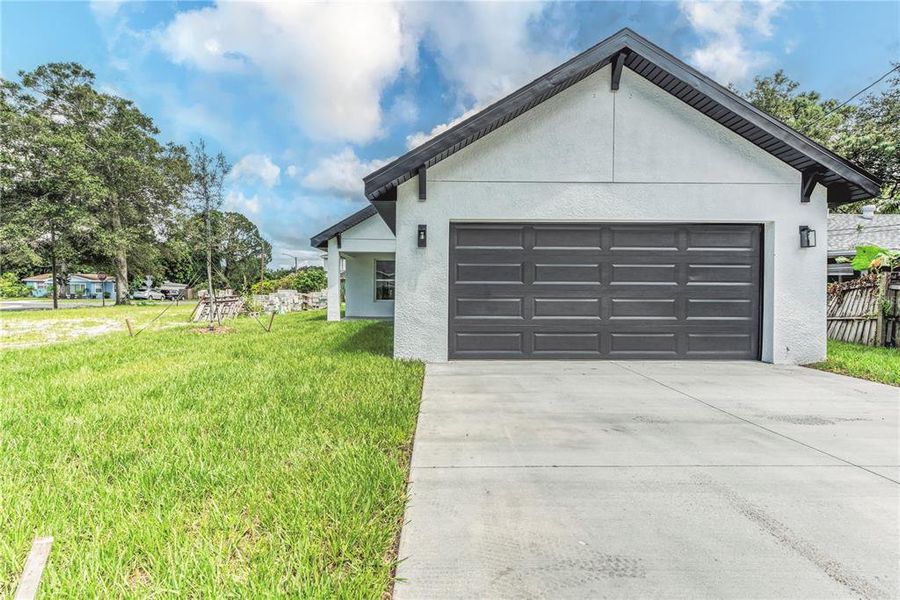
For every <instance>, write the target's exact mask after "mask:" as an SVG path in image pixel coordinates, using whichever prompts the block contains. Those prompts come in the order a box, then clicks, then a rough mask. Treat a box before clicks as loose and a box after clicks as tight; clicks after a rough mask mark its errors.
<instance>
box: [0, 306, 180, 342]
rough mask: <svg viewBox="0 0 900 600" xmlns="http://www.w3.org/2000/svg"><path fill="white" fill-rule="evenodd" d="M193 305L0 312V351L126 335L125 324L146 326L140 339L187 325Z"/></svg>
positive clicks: (134, 326)
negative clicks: (109, 334)
mask: <svg viewBox="0 0 900 600" xmlns="http://www.w3.org/2000/svg"><path fill="white" fill-rule="evenodd" d="M195 305H196V302H182V303H180V304H178V305H175V304H170V303H168V302H166V303H155V302H154V303H146V302H145V303H136V304H129V305H126V306H107V307H105V308H101V307H100V306H99V305H98V306H97V307H83V308H68V307H61V308H60V309H59V310H21V311H19V310H17V311H4V312H0V349H8V348H25V347H30V346H35V345H39V344H47V343H55V342H62V341H69V340H73V339H78V338H83V337H92V336H96V335H101V334H105V333H110V332H113V331H116V332H120V333H123V332H127V331H128V329H127V325H126V324H125V320H126V319H128V320H130V321H131V324H132V327H133V329H134V331H135V332H137V331H138V330H139V329H141V328H143V327H144V326H149V327H148V329H147V330H145V331H144V332H143V333H141V334H140V335H141V336H143V335H146V333H147V332H149V331H152V330H156V329H160V328H167V327H181V326H187V325H189V324H190V323H189V321H188V318H189V316H190V314H191V311H193V310H194V306H195Z"/></svg>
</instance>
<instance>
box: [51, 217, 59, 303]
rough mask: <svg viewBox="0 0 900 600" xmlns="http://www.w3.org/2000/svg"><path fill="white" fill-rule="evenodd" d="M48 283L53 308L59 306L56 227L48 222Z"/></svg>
mask: <svg viewBox="0 0 900 600" xmlns="http://www.w3.org/2000/svg"><path fill="white" fill-rule="evenodd" d="M50 283H51V284H52V285H53V310H56V309H57V308H59V289H58V288H59V281H58V279H57V276H56V227H55V226H54V225H53V223H52V222H51V224H50Z"/></svg>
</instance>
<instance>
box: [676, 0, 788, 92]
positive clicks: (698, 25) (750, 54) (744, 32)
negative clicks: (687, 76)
mask: <svg viewBox="0 0 900 600" xmlns="http://www.w3.org/2000/svg"><path fill="white" fill-rule="evenodd" d="M782 7H783V2H782V0H763V1H761V2H694V1H689V0H682V2H681V11H682V13H684V15H685V17H687V20H688V22H689V23H690V24H691V26H692V27H693V28H694V29H695V30H696V31H697V33H698V34H700V36H701V37H702V38H703V39H704V45H703V46H701V47H700V48H696V49H694V50H693V51H692V52H691V53H690V61H691V62H692V63H693V64H694V65H695V66H696V67H697V68H698V69H700V70H701V71H704V72H706V73H709V74H710V75H712V77H713V78H714V79H716V80H718V81H719V82H721V83H736V82H741V81H745V80H746V79H748V78H749V77H750V76H751V75H753V74H754V72H755V71H756V70H757V69H759V68H760V67H762V66H764V65H765V64H766V63H767V62H768V61H769V56H768V55H767V54H765V53H763V52H756V51H753V50H751V49H750V48H748V47H747V39H746V37H747V36H748V35H750V36H753V35H757V36H761V37H764V38H767V37H771V36H772V33H773V30H772V21H773V19H774V18H775V16H776V14H777V13H778V12H779V10H781V8H782Z"/></svg>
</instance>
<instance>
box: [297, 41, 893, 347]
mask: <svg viewBox="0 0 900 600" xmlns="http://www.w3.org/2000/svg"><path fill="white" fill-rule="evenodd" d="M364 181H365V194H366V197H367V199H368V200H369V202H370V205H369V206H367V207H366V208H364V209H363V210H361V211H359V212H357V213H355V214H353V215H351V216H350V217H348V218H347V219H345V220H343V221H341V222H340V223H338V224H336V225H334V226H333V227H330V228H329V229H327V230H325V231H323V232H322V233H321V234H319V235H317V236H315V237H313V238H312V240H311V243H312V245H313V246H314V247H317V248H321V249H324V250H326V251H327V259H326V263H327V267H328V268H327V270H328V277H329V288H328V290H329V292H328V302H329V309H328V318H329V319H332V320H335V319H339V318H340V316H341V315H340V310H339V303H340V265H341V259H342V258H343V259H344V261H345V262H346V316H348V317H369V316H372V317H384V316H388V315H390V314H393V318H394V353H395V356H397V357H400V358H415V359H421V360H425V361H431V362H440V361H446V360H458V359H466V358H478V359H485V358H498V359H520V358H521V359H543V358H546V359H562V358H574V359H589V358H613V359H646V358H660V359H691V358H699V359H712V358H728V359H749V360H762V361H766V362H774V363H807V362H812V361H816V360H820V359H822V358H824V356H825V282H826V250H827V240H826V239H825V238H826V237H827V214H828V207H829V206H835V205H839V204H843V203H847V202H853V201H857V200H862V199H866V198H870V197H873V196H874V195H876V194H878V192H879V182H878V181H877V180H876V178H875V177H873V176H872V175H870V174H869V173H867V172H866V171H864V170H863V169H861V168H860V167H858V166H856V165H853V164H851V163H850V162H848V161H847V160H845V159H843V158H841V157H839V156H837V155H835V154H834V153H832V152H830V151H828V150H827V149H825V148H823V147H822V146H819V145H818V144H816V143H815V142H813V141H811V140H810V139H808V138H806V137H804V136H803V135H801V134H799V133H797V132H796V131H793V130H792V129H790V128H789V127H787V126H786V125H784V124H782V123H781V122H779V121H777V120H776V119H774V118H772V117H769V116H768V115H766V114H765V113H763V112H761V111H760V110H758V109H756V108H754V107H753V106H752V105H750V104H749V103H748V102H746V101H744V100H743V99H741V98H739V97H738V96H736V95H735V94H734V93H732V92H731V91H729V90H728V89H726V88H724V87H722V86H720V85H718V84H717V83H715V82H713V81H712V80H711V79H709V78H708V77H706V76H704V75H702V74H701V73H699V72H697V71H696V70H694V69H693V68H691V67H689V66H688V65H686V64H684V63H683V62H681V61H680V60H678V59H676V58H674V57H673V56H672V55H670V54H668V53H667V52H665V51H664V50H662V49H660V48H659V47H657V46H655V45H653V44H652V43H650V42H649V41H647V40H645V39H644V38H642V37H640V36H638V35H637V34H635V33H634V32H632V31H630V30H627V29H625V30H622V31H620V32H618V33H616V34H615V35H613V36H612V37H610V38H608V39H606V40H604V41H602V42H600V43H599V44H597V45H596V46H594V47H592V48H590V49H589V50H587V51H586V52H583V53H582V54H580V55H578V56H576V57H575V58H573V59H571V60H570V61H568V62H566V63H564V64H563V65H561V66H559V67H557V68H556V69H554V70H552V71H550V72H549V73H547V74H545V75H543V76H541V77H539V78H538V79H536V80H535V81H533V82H531V83H529V84H528V85H526V86H525V87H523V88H521V89H520V90H518V91H516V92H513V93H512V94H510V95H509V96H507V97H506V98H504V99H502V100H500V101H498V102H497V103H495V104H493V105H491V106H489V107H487V108H486V109H484V110H482V111H481V112H479V113H478V114H476V115H474V116H472V117H470V118H468V119H466V120H464V121H462V122H461V123H459V124H457V125H456V126H454V127H452V128H450V129H448V130H447V131H445V132H443V133H441V134H440V135H438V136H436V137H434V138H432V139H430V140H429V141H427V142H425V143H424V144H422V145H421V146H419V147H417V148H415V149H413V150H411V151H409V152H407V153H406V154H404V155H403V156H401V157H400V158H398V159H396V160H394V161H393V162H391V163H390V164H388V165H386V166H384V167H383V168H381V169H379V170H378V171H375V172H374V173H371V174H370V175H368V176H367V177H365V179H364ZM817 235H818V237H819V239H818V240H816V236H817Z"/></svg>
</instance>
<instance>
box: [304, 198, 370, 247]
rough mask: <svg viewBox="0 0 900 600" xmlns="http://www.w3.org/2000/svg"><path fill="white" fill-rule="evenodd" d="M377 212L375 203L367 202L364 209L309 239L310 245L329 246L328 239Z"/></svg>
mask: <svg viewBox="0 0 900 600" xmlns="http://www.w3.org/2000/svg"><path fill="white" fill-rule="evenodd" d="M377 212H378V211H376V210H375V206H374V205H372V204H367V205H366V206H365V208H363V209H362V210H359V211H356V212H355V213H353V214H352V215H350V216H349V217H347V218H346V219H344V220H343V221H340V222H338V223H335V224H334V225H332V226H331V227H329V228H328V229H326V230H325V231H322V232H321V233H317V234H316V235H314V236H312V237H311V238H310V239H309V245H310V246H312V247H313V248H327V247H328V240H330V239H331V238H333V237H334V236H336V235H338V234H341V233H344V232H345V231H347V230H348V229H350V228H351V227H353V226H354V225H359V224H360V223H362V222H363V221H365V220H366V219H368V218H369V217H373V216H375V215H376V214H377Z"/></svg>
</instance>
